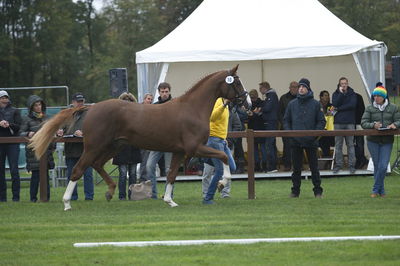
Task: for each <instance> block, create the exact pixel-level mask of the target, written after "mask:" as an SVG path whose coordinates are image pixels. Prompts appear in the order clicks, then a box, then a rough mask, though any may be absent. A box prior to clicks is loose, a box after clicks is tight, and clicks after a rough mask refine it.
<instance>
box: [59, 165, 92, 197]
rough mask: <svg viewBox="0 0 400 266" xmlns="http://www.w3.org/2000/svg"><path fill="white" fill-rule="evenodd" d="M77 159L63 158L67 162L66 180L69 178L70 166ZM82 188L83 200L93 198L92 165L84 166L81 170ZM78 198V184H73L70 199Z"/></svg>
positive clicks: (71, 166) (72, 166)
mask: <svg viewBox="0 0 400 266" xmlns="http://www.w3.org/2000/svg"><path fill="white" fill-rule="evenodd" d="M78 161H79V158H65V163H66V164H67V178H68V181H69V179H70V178H71V174H72V168H74V166H75V164H76V163H77V162H78ZM83 190H84V193H85V200H93V197H94V184H93V169H92V167H88V168H86V170H85V172H83ZM77 199H78V184H77V185H76V186H75V188H74V191H73V192H72V197H71V200H77Z"/></svg>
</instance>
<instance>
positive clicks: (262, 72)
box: [260, 60, 264, 82]
mask: <svg viewBox="0 0 400 266" xmlns="http://www.w3.org/2000/svg"><path fill="white" fill-rule="evenodd" d="M260 63H261V80H260V82H263V81H264V61H263V60H260Z"/></svg>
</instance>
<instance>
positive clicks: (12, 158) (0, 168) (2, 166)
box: [0, 143, 20, 201]
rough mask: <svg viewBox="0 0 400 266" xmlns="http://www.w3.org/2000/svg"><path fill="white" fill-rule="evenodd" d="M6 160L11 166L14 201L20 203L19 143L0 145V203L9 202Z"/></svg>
mask: <svg viewBox="0 0 400 266" xmlns="http://www.w3.org/2000/svg"><path fill="white" fill-rule="evenodd" d="M6 158H7V159H8V164H9V166H10V174H11V190H12V195H13V196H12V200H13V201H19V191H20V178H19V170H18V158H19V143H12V144H0V201H7V182H6Z"/></svg>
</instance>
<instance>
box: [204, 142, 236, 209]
mask: <svg viewBox="0 0 400 266" xmlns="http://www.w3.org/2000/svg"><path fill="white" fill-rule="evenodd" d="M207 146H209V147H211V148H214V149H216V150H219V151H223V152H225V154H226V155H227V156H228V162H229V168H230V170H231V172H233V171H235V170H236V164H235V161H234V160H233V157H232V154H231V151H230V150H229V147H228V145H227V143H226V140H224V139H221V138H218V137H209V138H208V141H207ZM211 161H212V164H213V165H214V167H215V171H214V176H213V178H212V179H211V182H210V186H209V187H208V190H207V193H206V195H205V197H204V200H205V201H209V200H212V199H213V198H214V195H215V191H216V190H217V184H218V181H219V180H220V179H221V178H222V175H223V174H224V166H223V163H222V161H221V160H220V159H217V158H211Z"/></svg>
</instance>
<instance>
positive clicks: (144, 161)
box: [139, 93, 153, 182]
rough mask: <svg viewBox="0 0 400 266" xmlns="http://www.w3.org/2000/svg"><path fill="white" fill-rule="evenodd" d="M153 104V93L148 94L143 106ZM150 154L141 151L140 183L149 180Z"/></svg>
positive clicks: (146, 151)
mask: <svg viewBox="0 0 400 266" xmlns="http://www.w3.org/2000/svg"><path fill="white" fill-rule="evenodd" d="M152 103H153V94H151V93H146V94H145V95H144V99H143V102H142V104H152ZM149 154H150V151H148V150H140V155H141V157H142V162H141V163H140V168H139V172H140V173H139V174H140V177H139V181H140V182H144V181H146V180H147V173H146V164H147V160H148V159H149Z"/></svg>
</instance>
